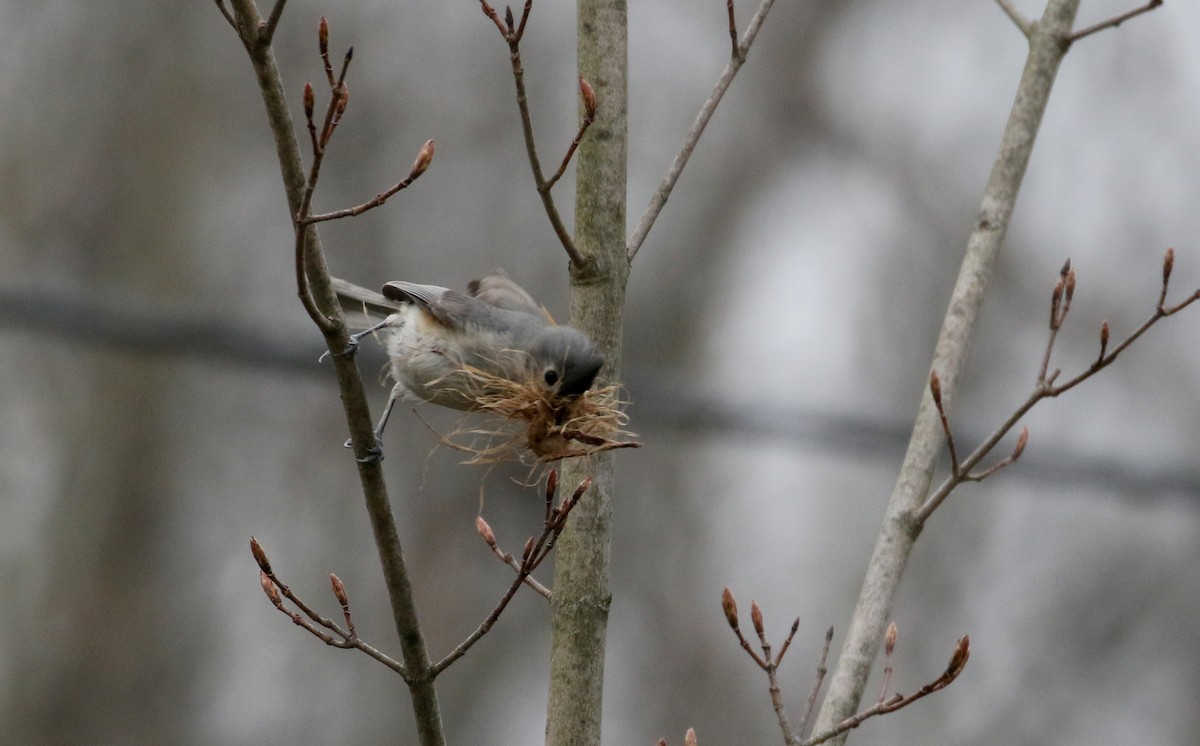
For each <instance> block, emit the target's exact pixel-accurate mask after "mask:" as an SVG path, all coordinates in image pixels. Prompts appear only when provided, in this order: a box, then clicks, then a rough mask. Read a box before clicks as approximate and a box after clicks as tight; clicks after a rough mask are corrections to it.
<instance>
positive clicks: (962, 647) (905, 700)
mask: <svg viewBox="0 0 1200 746" xmlns="http://www.w3.org/2000/svg"><path fill="white" fill-rule="evenodd" d="M970 657H971V638H970V637H968V636H965V635H964V636H963V637H962V638H960V639H959V640H958V642H957V643H956V644H955V646H954V652H953V653H951V655H950V664H949V665H948V666H947V667H946V670H945V671H944V672H943V673H942V675H941V676H939V677H937V678H936V679H934V680H933V681H931V682H929V683H928V684H926V685H925V686H923V687H921V688H920V689H918V690H917V691H915V692H913V693H912V694H909V695H908V696H904V695H901V694H896V695H894V696H892V697H891V698H889V699H887V700H884V701H881V702H877V703H875V704H874V705H873V706H871V707H868V708H867V709H865V710H863V711H861V712H859V713H857V714H855V715H852V716H850V717H848V718H846V719H845V720H843V721H842V722H840V723H838V724H837V725H836V726H834V727H833V728H831V729H829V730H827V731H825V732H823V733H820V734H818V735H816V736H813V737H812V738H810V739H808V740H807V741H805V742H804V746H816V744H819V743H824V742H826V741H828V740H829V739H831V738H834V737H835V736H838V735H840V734H842V733H845V732H846V731H848V730H852V729H854V728H857V727H858V726H860V725H862V724H863V722H864V721H865V720H868V719H870V718H873V717H875V716H876V715H886V714H887V713H889V712H895V711H896V710H899V709H901V708H903V707H907V706H909V705H911V704H912V703H913V702H916V701H917V700H918V699H921V698H922V697H926V696H928V695H930V694H933V693H934V692H939V691H941V690H942V689H945V688H946V687H948V686H950V684H952V683H953V682H954V680H955V679H957V678H958V675H959V674H961V673H962V672H963V668H965V667H966V665H967V659H968V658H970Z"/></svg>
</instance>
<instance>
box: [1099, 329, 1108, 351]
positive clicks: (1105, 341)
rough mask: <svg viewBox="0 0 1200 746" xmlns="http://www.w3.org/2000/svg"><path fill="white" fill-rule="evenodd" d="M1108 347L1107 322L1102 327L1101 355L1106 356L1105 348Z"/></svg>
mask: <svg viewBox="0 0 1200 746" xmlns="http://www.w3.org/2000/svg"><path fill="white" fill-rule="evenodd" d="M1106 347H1108V322H1107V321H1105V322H1104V323H1103V324H1101V325H1100V354H1101V355H1103V354H1104V348H1106Z"/></svg>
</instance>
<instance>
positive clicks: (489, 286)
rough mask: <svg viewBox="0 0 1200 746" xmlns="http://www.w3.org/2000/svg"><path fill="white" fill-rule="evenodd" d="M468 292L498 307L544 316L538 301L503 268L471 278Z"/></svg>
mask: <svg viewBox="0 0 1200 746" xmlns="http://www.w3.org/2000/svg"><path fill="white" fill-rule="evenodd" d="M467 293H468V294H469V295H470V296H471V297H473V298H478V299H479V300H481V301H483V302H484V303H487V304H489V305H493V306H496V307H497V308H504V309H507V310H509V311H521V312H523V313H531V314H533V315H534V316H539V317H540V316H542V307H541V306H540V305H538V303H537V301H535V300H534V299H533V297H532V296H531V295H529V293H527V292H525V289H524V288H522V287H521V286H520V285H518V284H517V283H515V282H513V280H512V278H511V277H509V276H508V273H507V272H505V271H504V270H502V269H494V270H492V272H491V274H488V275H485V276H483V277H480V278H479V279H478V280H471V282H470V284H468V285H467Z"/></svg>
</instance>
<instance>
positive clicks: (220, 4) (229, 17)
mask: <svg viewBox="0 0 1200 746" xmlns="http://www.w3.org/2000/svg"><path fill="white" fill-rule="evenodd" d="M214 1H215V2H216V4H217V10H219V11H221V15H223V16H225V20H226V21H229V25H230V26H232V27H233V30H234V31H237V32H238V36H239V37H240V36H241V35H242V31H241V29H239V28H238V25H237V21H236V20H234V18H233V14H232V13H230V12H229V8H227V7H226V6H225V0H214Z"/></svg>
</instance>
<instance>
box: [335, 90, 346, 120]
mask: <svg viewBox="0 0 1200 746" xmlns="http://www.w3.org/2000/svg"><path fill="white" fill-rule="evenodd" d="M336 95H337V97H338V99H337V107H336V108H335V109H334V117H335V118H337V119H341V118H342V115H343V114H345V113H346V104H348V103H350V89H349V88H348V87H347V86H346V84H345V83H338V87H337V94H336Z"/></svg>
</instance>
